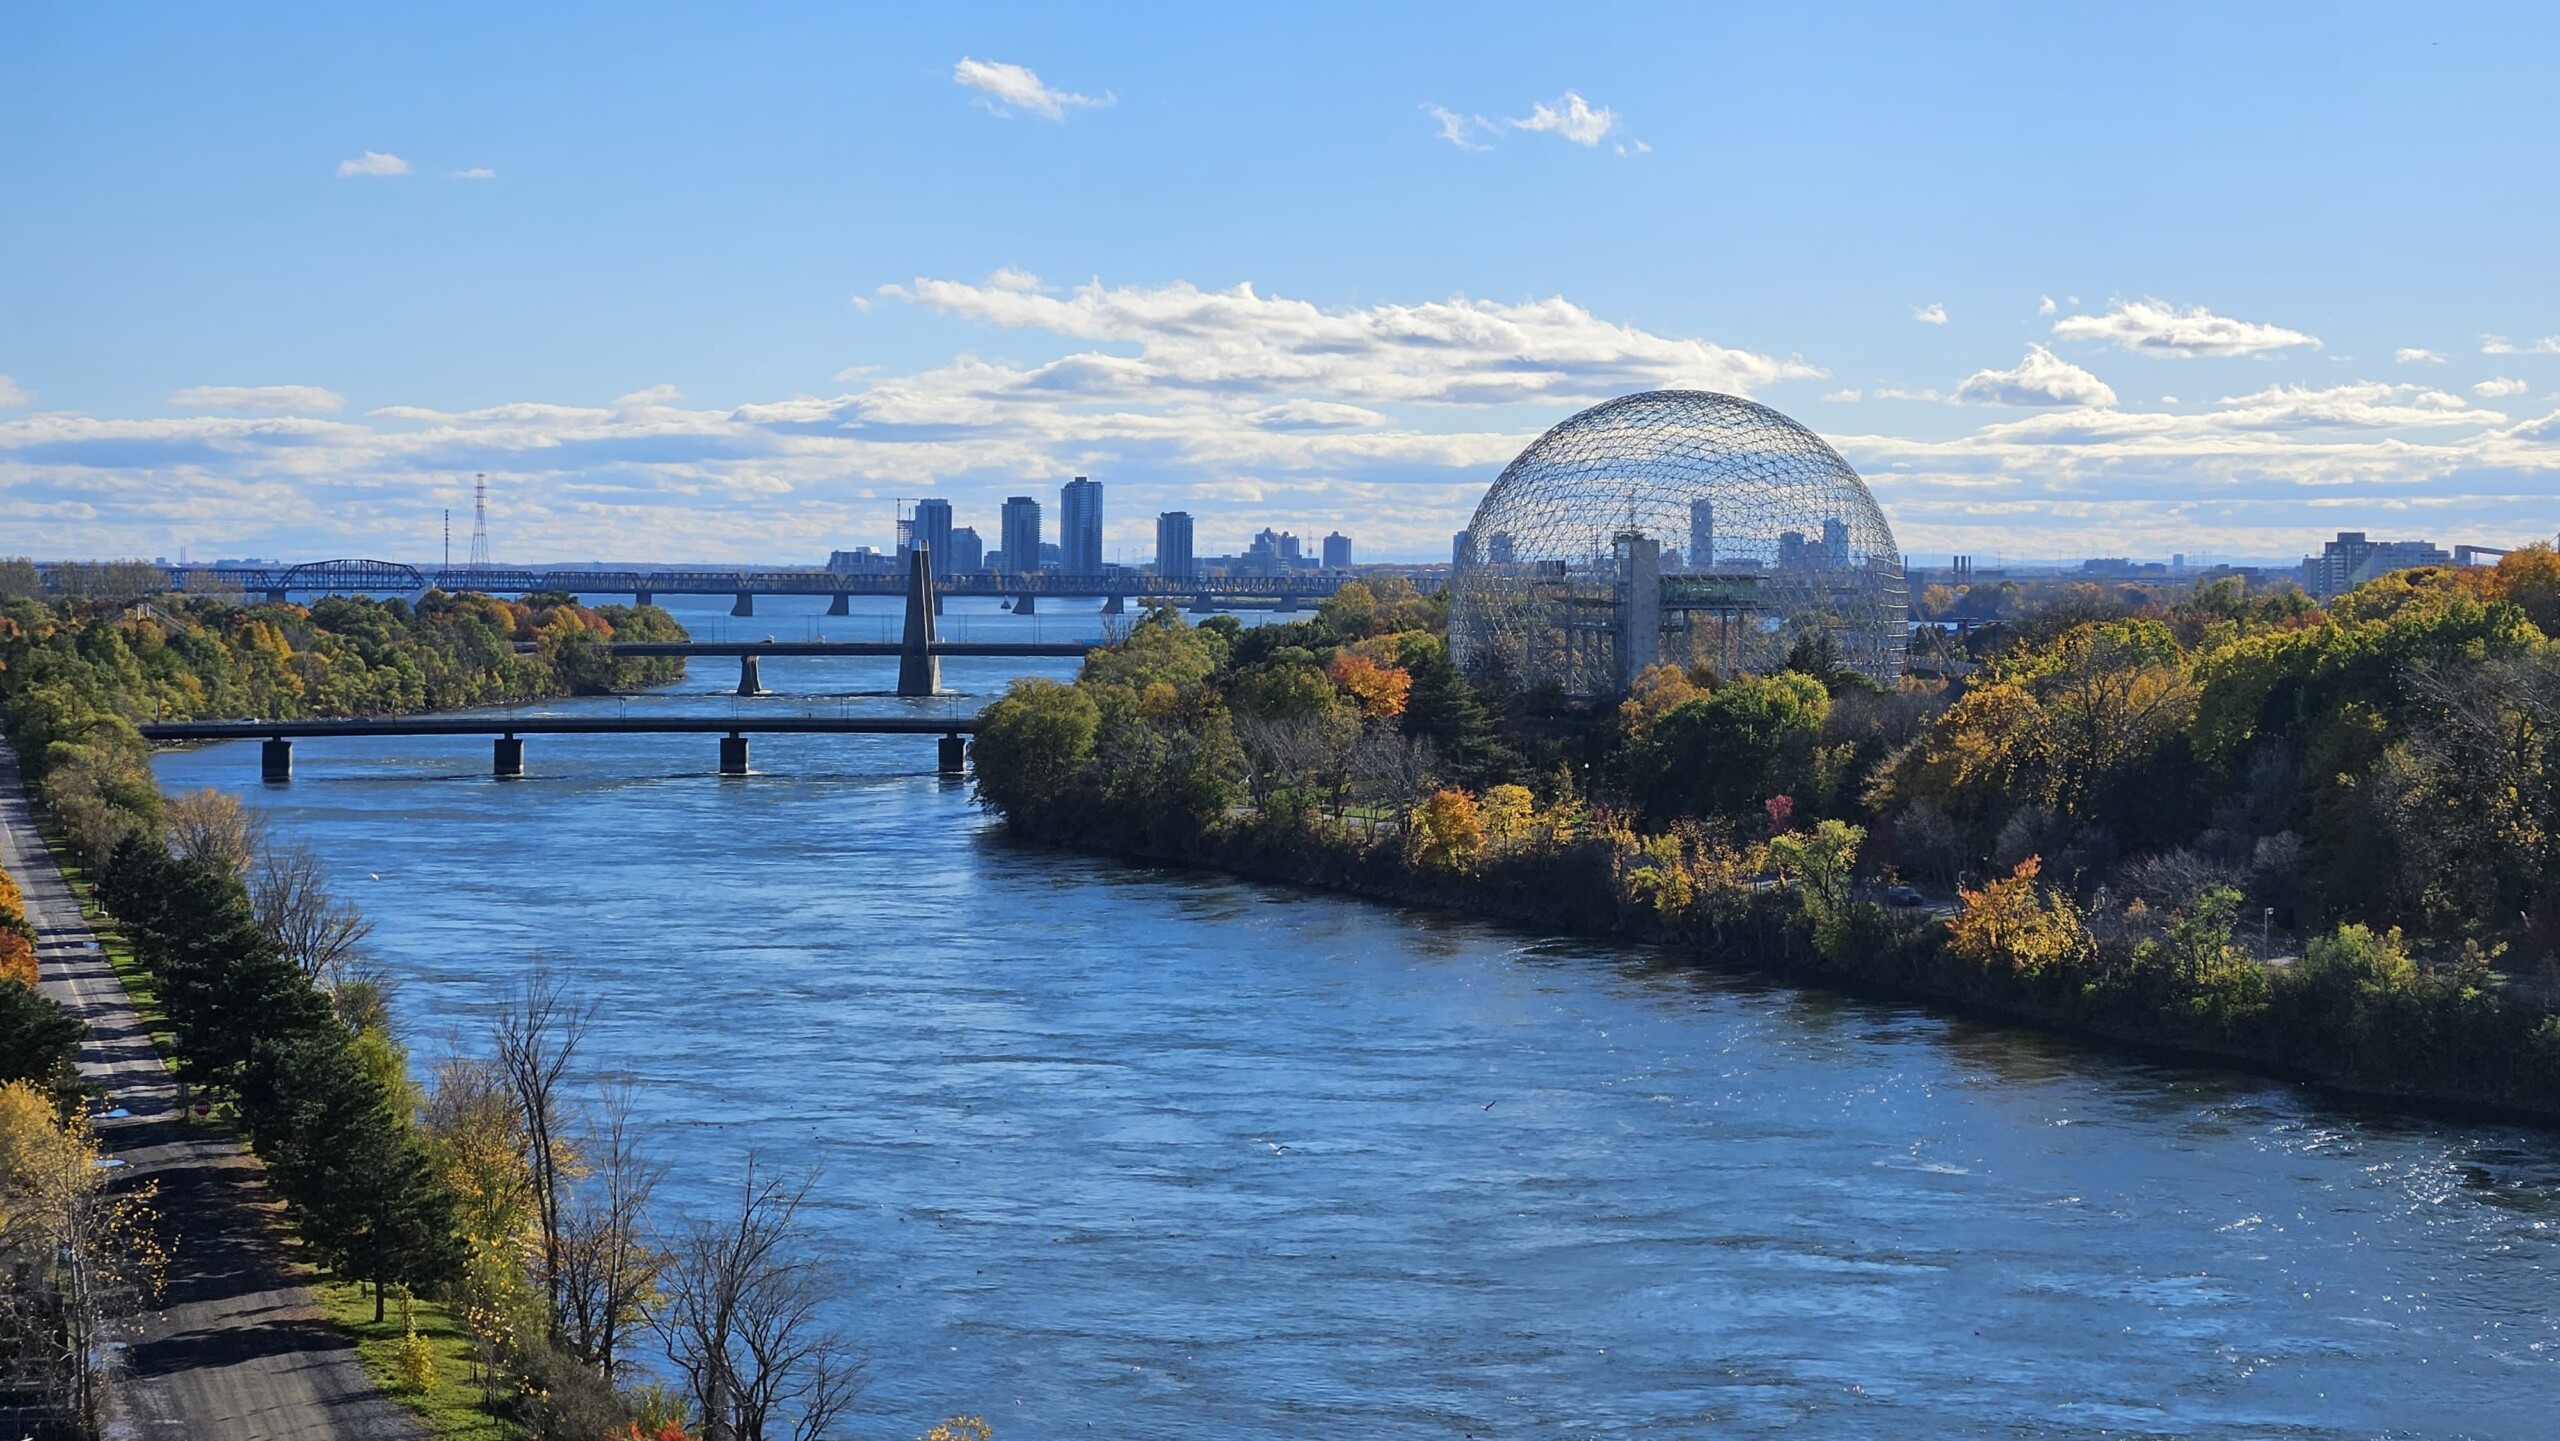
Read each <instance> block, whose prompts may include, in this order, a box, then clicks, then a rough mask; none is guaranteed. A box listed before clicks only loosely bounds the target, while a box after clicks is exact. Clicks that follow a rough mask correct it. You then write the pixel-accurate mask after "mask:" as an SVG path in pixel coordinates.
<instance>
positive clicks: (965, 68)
mask: <svg viewBox="0 0 2560 1441" xmlns="http://www.w3.org/2000/svg"><path fill="white" fill-rule="evenodd" d="M951 79H952V83H954V84H956V85H960V86H963V87H965V88H967V89H970V90H975V91H977V92H978V93H979V94H981V95H983V96H985V97H986V99H985V100H984V101H983V102H981V103H983V104H985V105H986V106H987V108H988V109H990V110H993V111H994V112H995V113H997V114H998V115H1004V114H1008V113H1010V112H1011V111H1013V110H1027V111H1029V112H1030V113H1032V114H1034V115H1037V116H1039V117H1040V118H1041V119H1043V120H1064V119H1066V118H1067V112H1068V111H1070V110H1089V109H1093V108H1095V107H1098V106H1103V105H1108V104H1110V103H1111V102H1112V96H1110V95H1109V94H1107V93H1106V94H1103V95H1099V96H1094V95H1078V94H1077V93H1076V92H1074V91H1072V90H1058V89H1053V88H1051V87H1050V86H1048V85H1046V84H1043V83H1042V82H1041V79H1040V77H1039V76H1038V75H1037V74H1035V73H1033V71H1032V70H1031V69H1030V68H1029V67H1027V66H1022V65H1014V64H1010V63H1008V62H1006V61H1002V60H979V59H974V58H972V57H970V56H967V55H963V56H961V57H960V63H959V64H957V65H954V66H952V67H951Z"/></svg>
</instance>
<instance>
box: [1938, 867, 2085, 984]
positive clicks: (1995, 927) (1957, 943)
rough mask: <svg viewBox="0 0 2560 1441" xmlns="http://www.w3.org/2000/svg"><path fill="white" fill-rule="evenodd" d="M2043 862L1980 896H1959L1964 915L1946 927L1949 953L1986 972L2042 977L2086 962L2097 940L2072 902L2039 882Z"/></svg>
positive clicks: (2018, 870) (1987, 888) (1968, 893)
mask: <svg viewBox="0 0 2560 1441" xmlns="http://www.w3.org/2000/svg"><path fill="white" fill-rule="evenodd" d="M2043 870H2044V858H2043V857H2042V856H2029V857H2027V858H2026V859H2025V860H2023V861H2020V862H2018V864H2017V866H2016V867H2015V868H2014V869H2013V870H2011V871H2010V873H2009V874H2008V875H2005V876H2002V877H2001V878H2000V879H1998V880H1996V881H1993V882H1991V883H1990V884H1989V885H1986V886H1984V887H1983V888H1982V889H1981V890H1978V891H1958V892H1957V893H1956V894H1957V896H1958V897H1959V898H1960V899H1961V900H1962V901H1963V902H1964V907H1963V909H1962V910H1960V911H1958V912H1957V913H1956V916H1955V918H1954V919H1953V920H1951V921H1949V922H1948V923H1947V949H1948V950H1950V951H1952V952H1954V953H1955V955H1956V956H1958V957H1959V958H1961V959H1963V960H1967V961H1970V962H1972V963H1973V964H1974V965H1976V966H1979V967H1981V968H1982V969H1983V970H1984V971H1986V972H1993V973H2001V974H2007V975H2012V976H2034V975H2040V974H2042V973H2043V972H2045V971H2047V970H2050V969H2051V968H2053V967H2055V966H2057V965H2062V964H2066V963H2074V962H2079V961H2085V960H2087V959H2089V957H2091V956H2092V955H2094V954H2096V952H2097V941H2096V939H2095V938H2094V937H2092V936H2091V935H2090V934H2089V927H2088V923H2087V922H2086V921H2085V920H2084V919H2083V918H2082V916H2081V913H2080V907H2079V906H2078V905H2077V904H2076V903H2075V902H2073V900H2072V899H2071V897H2069V896H2068V895H2065V894H2063V893H2062V892H2060V891H2057V890H2055V889H2053V888H2052V887H2050V886H2045V885H2041V884H2039V883H2038V880H2037V878H2038V876H2040V875H2041V874H2042V873H2043Z"/></svg>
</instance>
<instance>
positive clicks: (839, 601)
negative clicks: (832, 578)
mask: <svg viewBox="0 0 2560 1441" xmlns="http://www.w3.org/2000/svg"><path fill="white" fill-rule="evenodd" d="M827 614H829V615H851V614H853V597H852V596H849V595H847V594H845V593H844V592H843V591H837V592H836V598H835V599H833V600H831V601H828V602H827Z"/></svg>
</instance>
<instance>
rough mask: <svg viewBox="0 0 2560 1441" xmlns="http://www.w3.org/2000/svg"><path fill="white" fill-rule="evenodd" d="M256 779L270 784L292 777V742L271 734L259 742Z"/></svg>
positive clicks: (279, 782)
mask: <svg viewBox="0 0 2560 1441" xmlns="http://www.w3.org/2000/svg"><path fill="white" fill-rule="evenodd" d="M258 779H260V780H262V781H265V782H267V783H269V784H271V785H274V784H281V783H282V782H285V781H289V780H292V779H293V742H291V741H289V740H286V739H285V738H284V737H282V736H273V737H270V738H269V739H267V740H265V741H262V742H260V743H259V745H258Z"/></svg>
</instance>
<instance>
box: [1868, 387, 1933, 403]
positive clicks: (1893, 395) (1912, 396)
mask: <svg viewBox="0 0 2560 1441" xmlns="http://www.w3.org/2000/svg"><path fill="white" fill-rule="evenodd" d="M1874 395H1875V398H1876V399H1878V400H1925V401H1928V402H1929V403H1930V404H1932V405H1935V404H1936V403H1938V402H1939V401H1941V400H1944V399H1946V397H1945V396H1944V395H1941V394H1939V393H1938V392H1937V391H1936V390H1935V389H1921V388H1919V387H1916V386H1909V385H1879V386H1877V387H1876V388H1875V391H1874Z"/></svg>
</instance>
